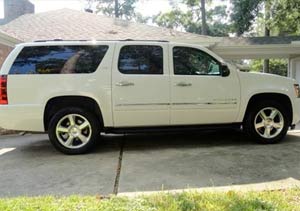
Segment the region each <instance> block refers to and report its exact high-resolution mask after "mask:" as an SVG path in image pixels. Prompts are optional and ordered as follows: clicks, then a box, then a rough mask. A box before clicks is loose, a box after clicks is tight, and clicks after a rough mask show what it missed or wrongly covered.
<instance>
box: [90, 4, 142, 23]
mask: <svg viewBox="0 0 300 211" xmlns="http://www.w3.org/2000/svg"><path fill="white" fill-rule="evenodd" d="M137 1H138V0H89V2H94V3H96V4H97V6H96V8H97V11H96V12H97V13H102V14H104V15H107V16H111V17H116V18H121V19H125V20H132V19H134V18H135V17H136V16H137V15H140V14H137V13H136V11H135V6H136V3H137Z"/></svg>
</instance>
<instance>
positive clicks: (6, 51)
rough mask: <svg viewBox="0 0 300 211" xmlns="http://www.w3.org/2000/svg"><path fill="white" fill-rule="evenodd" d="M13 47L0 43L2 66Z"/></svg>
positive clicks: (0, 65)
mask: <svg viewBox="0 0 300 211" xmlns="http://www.w3.org/2000/svg"><path fill="white" fill-rule="evenodd" d="M12 49H13V48H12V47H9V46H7V45H2V44H0V68H1V67H2V64H3V62H4V60H5V59H6V57H7V56H8V54H9V53H10V52H11V51H12Z"/></svg>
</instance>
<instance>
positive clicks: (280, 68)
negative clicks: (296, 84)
mask: <svg viewBox="0 0 300 211" xmlns="http://www.w3.org/2000/svg"><path fill="white" fill-rule="evenodd" d="M250 69H251V70H252V71H257V72H262V71H263V60H261V59H256V60H253V61H251V63H250ZM287 69H288V62H287V60H286V59H270V72H271V73H273V74H276V75H281V76H287Z"/></svg>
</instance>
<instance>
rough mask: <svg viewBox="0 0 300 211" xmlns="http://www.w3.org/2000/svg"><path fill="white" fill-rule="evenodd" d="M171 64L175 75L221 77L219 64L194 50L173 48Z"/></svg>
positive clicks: (210, 57)
mask: <svg viewBox="0 0 300 211" xmlns="http://www.w3.org/2000/svg"><path fill="white" fill-rule="evenodd" d="M173 64H174V74H175V75H221V65H220V63H219V62H218V61H217V60H216V59H215V58H213V57H212V56H210V55H209V54H207V53H205V52H203V51H201V50H199V49H196V48H190V47H174V48H173Z"/></svg>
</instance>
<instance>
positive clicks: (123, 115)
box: [112, 42, 170, 127]
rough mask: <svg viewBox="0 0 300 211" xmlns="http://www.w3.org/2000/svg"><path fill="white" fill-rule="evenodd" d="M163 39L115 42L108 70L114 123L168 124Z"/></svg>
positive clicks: (167, 88) (167, 73)
mask: <svg viewBox="0 0 300 211" xmlns="http://www.w3.org/2000/svg"><path fill="white" fill-rule="evenodd" d="M167 59H168V45H167V43H161V44H160V43H159V44H157V43H152V44H151V43H147V44H145V43H142V42H128V43H126V42H125V43H124V42H123V43H120V44H117V45H116V50H115V56H114V62H113V63H114V65H113V70H112V96H113V119H114V125H115V127H125V126H126V127H134V126H166V125H169V124H170V113H169V112H170V110H169V108H170V106H169V100H170V87H169V77H170V76H169V70H168V60H167Z"/></svg>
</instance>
